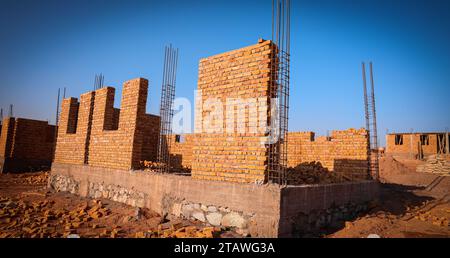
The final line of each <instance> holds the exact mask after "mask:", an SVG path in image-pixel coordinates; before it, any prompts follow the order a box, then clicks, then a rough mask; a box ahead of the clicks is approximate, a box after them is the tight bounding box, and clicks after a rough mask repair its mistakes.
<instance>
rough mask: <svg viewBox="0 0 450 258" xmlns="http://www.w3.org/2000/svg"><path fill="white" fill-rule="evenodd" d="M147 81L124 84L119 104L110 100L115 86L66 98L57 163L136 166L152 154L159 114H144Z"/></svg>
mask: <svg viewBox="0 0 450 258" xmlns="http://www.w3.org/2000/svg"><path fill="white" fill-rule="evenodd" d="M147 90H148V80H146V79H142V78H138V79H134V80H130V81H127V82H125V83H124V86H123V92H122V103H121V105H122V108H121V109H120V110H119V109H116V108H114V107H113V105H114V94H115V89H114V88H112V87H105V88H101V89H98V90H96V91H94V92H88V93H86V94H83V95H81V98H80V103H78V102H77V99H75V98H68V99H64V100H63V102H62V107H61V120H60V127H61V129H60V130H59V132H58V141H57V145H56V153H55V162H56V163H65V164H88V165H91V166H97V167H105V168H116V169H124V170H130V169H137V168H139V167H140V161H141V160H143V159H144V160H145V159H147V158H149V159H154V158H155V157H156V148H157V139H158V132H159V117H157V116H152V115H147V114H145V107H146V102H147Z"/></svg>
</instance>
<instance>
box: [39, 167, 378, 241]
mask: <svg viewBox="0 0 450 258" xmlns="http://www.w3.org/2000/svg"><path fill="white" fill-rule="evenodd" d="M48 184H49V187H50V188H52V189H54V190H56V191H67V192H71V193H73V194H77V195H80V196H83V197H90V198H107V199H111V200H114V201H118V202H122V203H126V204H129V205H132V206H137V207H145V208H149V209H151V210H153V211H155V212H158V213H159V214H161V215H172V216H179V217H184V218H187V219H197V220H201V221H204V222H206V223H209V224H211V225H217V226H219V225H222V226H229V227H235V228H238V229H239V231H240V232H245V233H248V234H250V235H251V236H253V237H292V236H295V235H296V232H298V231H299V230H300V231H301V230H309V228H310V227H323V226H326V225H327V224H329V223H332V222H333V221H335V220H339V219H345V216H347V215H348V214H349V213H354V212H358V210H362V209H364V204H365V203H367V202H368V201H371V200H374V199H376V198H377V197H378V183H376V182H374V181H361V182H351V183H342V184H332V185H305V186H286V187H280V186H278V185H256V184H238V183H229V182H217V181H206V180H196V179H193V178H191V177H189V176H176V175H167V174H156V173H152V172H145V171H124V170H117V169H108V168H99V167H91V166H86V165H67V164H57V163H53V165H52V171H51V175H50V178H49V182H48Z"/></svg>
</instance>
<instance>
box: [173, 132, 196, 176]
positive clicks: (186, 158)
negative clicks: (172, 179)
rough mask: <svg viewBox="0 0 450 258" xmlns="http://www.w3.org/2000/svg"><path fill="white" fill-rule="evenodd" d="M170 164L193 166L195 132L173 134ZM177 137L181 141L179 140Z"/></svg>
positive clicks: (183, 166) (177, 166)
mask: <svg viewBox="0 0 450 258" xmlns="http://www.w3.org/2000/svg"><path fill="white" fill-rule="evenodd" d="M170 137H171V146H170V164H171V166H173V167H175V168H188V169H191V168H192V159H193V155H192V151H193V147H194V142H195V141H196V140H197V138H195V135H194V134H184V135H171V136H170ZM177 137H179V139H180V141H179V142H177V139H176V138H177Z"/></svg>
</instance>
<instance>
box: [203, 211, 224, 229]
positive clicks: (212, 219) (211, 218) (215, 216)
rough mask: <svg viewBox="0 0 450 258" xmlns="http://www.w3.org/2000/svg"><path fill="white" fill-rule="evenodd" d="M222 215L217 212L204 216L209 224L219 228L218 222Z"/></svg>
mask: <svg viewBox="0 0 450 258" xmlns="http://www.w3.org/2000/svg"><path fill="white" fill-rule="evenodd" d="M222 217H223V216H222V214H220V213H218V212H213V213H209V214H208V215H206V219H207V220H208V222H209V224H211V225H213V226H220V222H221V221H222Z"/></svg>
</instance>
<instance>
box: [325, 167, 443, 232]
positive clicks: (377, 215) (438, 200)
mask: <svg viewBox="0 0 450 258" xmlns="http://www.w3.org/2000/svg"><path fill="white" fill-rule="evenodd" d="M421 163H422V162H421V161H416V160H395V159H392V158H382V159H381V160H380V173H381V174H402V175H408V173H411V172H415V168H416V166H417V165H420V164H421ZM383 181H385V183H384V184H383V185H382V187H381V195H380V200H379V201H378V202H377V203H375V204H373V205H372V206H373V207H372V208H371V209H370V210H369V211H368V212H367V213H366V214H364V215H362V216H360V217H358V218H357V219H355V220H353V221H347V222H346V223H345V226H344V228H342V229H339V230H337V231H335V232H333V233H331V234H329V235H327V236H326V237H330V238H348V237H350V238H361V237H368V236H369V235H370V234H376V235H378V236H379V237H382V238H405V237H406V238H417V237H419V238H426V237H442V238H449V237H450V227H449V220H450V189H449V192H447V194H446V195H442V194H440V195H437V194H435V193H434V192H430V191H427V190H426V189H424V187H415V186H405V185H401V184H392V183H389V182H386V181H389V180H383Z"/></svg>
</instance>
